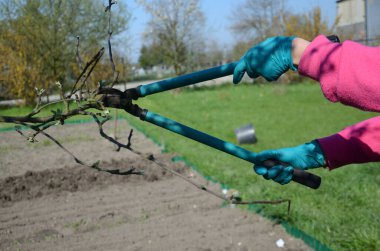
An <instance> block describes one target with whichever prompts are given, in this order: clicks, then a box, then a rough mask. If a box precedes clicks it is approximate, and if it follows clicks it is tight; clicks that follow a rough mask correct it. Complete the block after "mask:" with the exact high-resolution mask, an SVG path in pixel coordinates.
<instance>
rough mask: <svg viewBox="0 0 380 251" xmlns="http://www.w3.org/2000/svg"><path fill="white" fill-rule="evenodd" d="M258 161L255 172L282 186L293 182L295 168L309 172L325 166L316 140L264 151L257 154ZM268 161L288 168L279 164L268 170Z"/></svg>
mask: <svg viewBox="0 0 380 251" xmlns="http://www.w3.org/2000/svg"><path fill="white" fill-rule="evenodd" d="M257 160H258V162H257V163H256V164H255V166H254V167H253V168H254V170H255V172H256V173H257V174H259V175H262V176H264V178H265V179H267V180H269V179H271V180H274V181H276V182H278V183H280V184H281V185H284V184H287V183H289V182H290V181H291V180H292V177H293V171H294V168H297V169H302V170H307V169H311V168H317V167H322V166H325V157H324V155H323V152H322V150H321V147H320V146H319V144H318V142H317V141H316V140H313V141H311V142H310V143H305V144H303V145H300V146H296V147H293V148H283V149H278V150H267V151H263V152H261V153H258V154H257ZM266 160H274V161H280V162H282V163H286V164H287V165H288V166H284V165H281V164H279V165H276V166H273V167H272V168H269V169H268V168H267V167H265V166H264V161H266Z"/></svg>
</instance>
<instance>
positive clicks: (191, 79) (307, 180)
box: [99, 62, 321, 189]
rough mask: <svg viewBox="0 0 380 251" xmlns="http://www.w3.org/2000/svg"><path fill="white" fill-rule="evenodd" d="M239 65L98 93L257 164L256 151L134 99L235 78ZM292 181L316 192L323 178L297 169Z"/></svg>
mask: <svg viewBox="0 0 380 251" xmlns="http://www.w3.org/2000/svg"><path fill="white" fill-rule="evenodd" d="M236 65H237V62H232V63H229V64H225V65H222V66H218V67H213V68H209V69H205V70H201V71H198V72H193V73H190V74H186V75H182V76H178V77H174V78H170V79H166V80H161V81H158V82H154V83H151V84H147V85H140V86H138V87H136V88H130V89H127V90H125V91H124V92H122V91H120V90H118V89H115V88H104V89H102V90H101V91H100V92H99V94H103V95H104V97H103V102H104V105H105V106H106V107H114V108H119V109H124V110H125V111H127V112H128V113H130V114H132V115H133V116H136V117H138V118H140V119H141V120H143V121H147V122H149V123H151V124H154V125H156V126H159V127H162V128H164V129H167V130H169V131H172V132H174V133H177V134H180V135H182V136H184V137H187V138H190V139H193V140H195V141H198V142H200V143H202V144H205V145H208V146H210V147H213V148H215V149H218V150H220V151H222V152H225V153H228V154H231V155H233V156H235V157H238V158H240V159H243V160H246V161H248V162H250V163H255V162H256V161H257V157H256V156H257V154H256V153H254V152H251V151H248V150H246V149H243V148H241V147H239V146H237V145H234V144H232V143H229V142H226V141H223V140H221V139H218V138H216V137H213V136H211V135H209V134H206V133H204V132H201V131H198V130H195V129H193V128H191V127H188V126H186V125H183V124H180V123H178V122H176V121H174V120H171V119H168V118H165V117H163V116H161V115H159V114H156V113H154V112H151V111H148V110H146V109H143V108H141V107H139V106H138V105H137V104H134V103H133V100H137V99H138V98H142V97H146V96H148V95H152V94H155V93H159V92H163V91H168V90H171V89H175V88H180V87H184V86H188V85H193V84H197V83H199V82H203V81H207V80H212V79H215V78H220V77H225V76H228V75H232V74H233V72H234V69H235V67H236ZM278 164H281V165H286V163H280V162H278V161H276V160H267V161H265V162H264V165H265V166H266V167H267V168H271V167H273V166H275V165H278ZM292 180H293V181H295V182H297V183H299V184H302V185H304V186H307V187H310V188H313V189H317V188H318V187H319V186H320V184H321V178H320V177H319V176H316V175H314V174H312V173H308V172H305V171H304V170H301V169H297V168H294V173H293V178H292Z"/></svg>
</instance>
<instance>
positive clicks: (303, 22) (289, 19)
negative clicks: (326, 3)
mask: <svg viewBox="0 0 380 251" xmlns="http://www.w3.org/2000/svg"><path fill="white" fill-rule="evenodd" d="M338 21H339V18H338V17H337V18H336V19H335V21H334V23H333V24H332V25H331V26H329V24H328V20H326V19H323V18H322V14H321V9H320V7H315V8H313V9H312V10H311V11H310V12H309V13H306V14H291V15H288V16H286V17H284V23H285V32H284V35H285V36H297V37H302V38H304V39H306V40H309V41H311V40H313V39H314V38H315V37H316V36H318V35H320V34H326V35H331V34H333V33H334V32H335V28H336V25H337V23H338Z"/></svg>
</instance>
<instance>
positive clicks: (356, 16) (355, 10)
mask: <svg viewBox="0 0 380 251" xmlns="http://www.w3.org/2000/svg"><path fill="white" fill-rule="evenodd" d="M336 3H337V16H338V17H339V23H338V27H337V29H338V34H340V35H346V36H349V37H350V38H351V39H354V40H357V41H361V42H368V43H370V44H380V28H379V27H380V0H337V1H336Z"/></svg>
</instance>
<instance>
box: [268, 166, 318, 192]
mask: <svg viewBox="0 0 380 251" xmlns="http://www.w3.org/2000/svg"><path fill="white" fill-rule="evenodd" d="M264 165H265V167H267V168H271V167H273V166H276V165H282V166H288V165H287V164H286V163H282V162H279V161H277V160H266V161H264ZM292 180H293V181H295V182H297V183H299V184H301V185H304V186H307V187H310V188H313V189H318V188H319V186H320V185H321V182H322V179H321V177H319V176H317V175H315V174H312V173H308V172H305V171H304V170H301V169H297V168H294V173H293V178H292Z"/></svg>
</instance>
